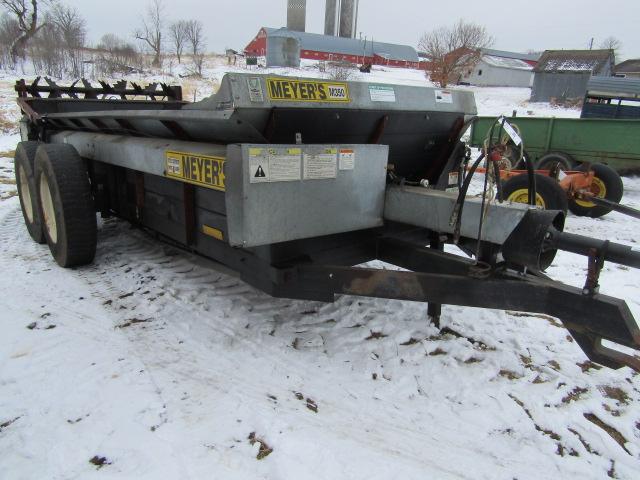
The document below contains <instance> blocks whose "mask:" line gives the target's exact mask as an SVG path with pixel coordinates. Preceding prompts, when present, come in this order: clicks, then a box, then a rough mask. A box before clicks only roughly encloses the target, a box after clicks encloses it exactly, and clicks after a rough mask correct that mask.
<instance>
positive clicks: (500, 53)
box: [480, 48, 540, 62]
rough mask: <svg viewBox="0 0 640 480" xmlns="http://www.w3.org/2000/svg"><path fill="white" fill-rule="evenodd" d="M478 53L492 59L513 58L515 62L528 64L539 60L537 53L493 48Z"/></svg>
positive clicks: (483, 49)
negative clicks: (521, 61) (526, 62)
mask: <svg viewBox="0 0 640 480" xmlns="http://www.w3.org/2000/svg"><path fill="white" fill-rule="evenodd" d="M480 51H481V52H482V53H483V54H485V55H490V56H492V57H502V58H515V59H517V60H524V61H529V62H537V61H538V59H539V58H540V54H539V53H517V52H507V51H506V50H494V49H493V48H482V49H481V50H480Z"/></svg>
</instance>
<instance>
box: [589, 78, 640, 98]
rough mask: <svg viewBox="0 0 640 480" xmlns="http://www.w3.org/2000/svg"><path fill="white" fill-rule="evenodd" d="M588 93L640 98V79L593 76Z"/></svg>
mask: <svg viewBox="0 0 640 480" xmlns="http://www.w3.org/2000/svg"><path fill="white" fill-rule="evenodd" d="M587 95H589V96H593V97H603V98H629V99H634V100H637V99H640V79H636V78H616V77H591V79H590V80H589V83H588V84H587Z"/></svg>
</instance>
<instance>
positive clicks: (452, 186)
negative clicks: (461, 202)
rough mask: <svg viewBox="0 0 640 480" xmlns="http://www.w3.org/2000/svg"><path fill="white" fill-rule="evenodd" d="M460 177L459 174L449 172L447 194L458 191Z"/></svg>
mask: <svg viewBox="0 0 640 480" xmlns="http://www.w3.org/2000/svg"><path fill="white" fill-rule="evenodd" d="M458 177H459V174H458V172H449V181H448V183H447V188H446V189H445V190H446V191H447V192H457V191H458Z"/></svg>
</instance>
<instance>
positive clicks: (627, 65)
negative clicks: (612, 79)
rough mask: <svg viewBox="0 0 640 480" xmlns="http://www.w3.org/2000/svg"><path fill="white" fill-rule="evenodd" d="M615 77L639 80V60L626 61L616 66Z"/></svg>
mask: <svg viewBox="0 0 640 480" xmlns="http://www.w3.org/2000/svg"><path fill="white" fill-rule="evenodd" d="M615 75H616V77H621V78H640V59H635V60H626V61H624V62H622V63H619V64H618V65H616V69H615Z"/></svg>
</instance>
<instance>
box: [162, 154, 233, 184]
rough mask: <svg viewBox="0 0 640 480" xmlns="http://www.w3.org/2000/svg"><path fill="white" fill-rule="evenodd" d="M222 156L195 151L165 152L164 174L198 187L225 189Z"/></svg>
mask: <svg viewBox="0 0 640 480" xmlns="http://www.w3.org/2000/svg"><path fill="white" fill-rule="evenodd" d="M224 160H225V159H224V158H223V157H211V156H207V155H200V154H195V153H184V152H173V151H167V152H166V169H165V172H166V176H167V177H169V178H175V179H176V180H180V181H181V182H186V183H191V184H193V185H198V186H200V187H206V188H212V189H214V190H220V191H221V192H224V191H225V186H224V180H225V177H224Z"/></svg>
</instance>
